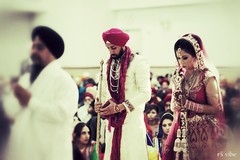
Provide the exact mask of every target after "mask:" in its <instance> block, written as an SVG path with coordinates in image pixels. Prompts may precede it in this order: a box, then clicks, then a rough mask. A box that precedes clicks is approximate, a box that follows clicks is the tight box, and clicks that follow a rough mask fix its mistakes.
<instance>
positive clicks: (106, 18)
mask: <svg viewBox="0 0 240 160" xmlns="http://www.w3.org/2000/svg"><path fill="white" fill-rule="evenodd" d="M0 6H1V7H0V9H1V12H0V22H1V26H0V35H1V36H0V44H1V45H0V46H1V47H0V51H1V56H0V58H1V59H0V62H1V63H0V75H6V76H11V75H17V74H19V70H20V63H21V61H22V60H24V59H26V58H27V57H28V55H29V50H30V48H31V41H30V33H31V29H32V28H33V27H34V26H36V25H47V26H50V27H52V28H54V29H55V30H56V31H58V32H59V33H61V35H62V36H63V38H64V40H65V43H66V50H65V54H64V56H63V57H62V58H61V59H60V62H61V64H62V66H63V67H64V68H65V69H66V70H67V71H69V72H70V73H71V74H74V75H81V74H83V73H84V72H90V73H92V74H95V73H96V72H98V66H99V62H100V60H101V59H106V58H107V57H108V55H109V53H108V51H107V50H106V48H105V46H104V44H103V41H102V38H101V34H102V32H103V31H105V30H107V29H109V28H110V27H120V28H122V29H123V30H125V31H126V32H128V33H129V34H130V36H131V39H130V41H129V42H128V45H129V46H131V48H132V50H134V51H137V52H139V53H140V54H142V55H144V56H146V57H147V58H148V61H149V63H150V65H151V67H152V70H153V72H154V74H155V75H160V74H165V73H166V72H171V71H172V69H173V68H174V66H175V59H174V53H173V45H174V43H175V41H176V40H177V39H178V38H179V37H180V36H181V35H183V34H185V33H189V32H190V33H196V34H198V35H200V36H201V37H202V39H203V42H204V44H205V48H206V50H207V53H208V55H209V58H210V59H211V61H212V62H213V63H214V64H215V65H216V66H217V67H218V68H219V70H220V72H221V73H223V74H224V75H225V76H226V77H229V78H230V79H233V78H235V77H237V76H238V71H237V70H238V67H237V66H239V62H238V61H239V58H240V56H239V53H238V52H239V49H238V37H240V30H239V28H240V22H239V21H240V19H239V17H238V15H239V12H240V11H239V9H238V8H239V6H240V2H239V1H237V0H232V1H227V0H202V1H200V0H195V1H191V0H172V1H166V0H159V1H156V0H139V1H137V2H136V1H134V0H122V1H121V3H119V1H115V0H101V1H99V0H89V1H88V2H86V1H83V0H69V1H67V2H66V1H62V0H59V1H57V0H48V1H47V0H38V1H34V2H33V1H31V0H22V1H21V3H20V1H19V2H12V1H7V2H5V3H3V2H0ZM236 68H237V69H236ZM239 75H240V74H239Z"/></svg>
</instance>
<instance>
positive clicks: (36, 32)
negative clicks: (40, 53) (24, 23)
mask: <svg viewBox="0 0 240 160" xmlns="http://www.w3.org/2000/svg"><path fill="white" fill-rule="evenodd" d="M37 36H38V37H39V38H40V40H41V41H42V42H43V43H44V44H45V45H46V47H47V48H48V49H49V51H50V52H51V53H52V55H53V56H54V57H55V58H56V59H58V58H60V57H61V56H62V54H63V52H64V41H63V39H62V37H61V36H60V35H59V34H58V33H57V32H56V31H54V30H53V29H51V28H49V27H46V26H38V27H35V28H34V29H33V31H32V41H33V40H34V39H35V38H36V37H37Z"/></svg>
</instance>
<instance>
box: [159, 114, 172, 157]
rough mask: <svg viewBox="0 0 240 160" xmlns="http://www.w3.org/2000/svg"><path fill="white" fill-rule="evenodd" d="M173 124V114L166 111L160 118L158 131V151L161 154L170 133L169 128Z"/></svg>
mask: <svg viewBox="0 0 240 160" xmlns="http://www.w3.org/2000/svg"><path fill="white" fill-rule="evenodd" d="M172 122H173V112H172V111H171V110H168V111H166V112H165V113H164V114H163V115H162V116H161V118H160V125H159V127H160V131H159V135H158V137H159V139H160V140H159V141H160V143H159V150H160V153H161V154H162V152H163V151H162V150H163V148H164V147H165V144H166V140H167V137H168V134H169V131H170V128H171V126H172Z"/></svg>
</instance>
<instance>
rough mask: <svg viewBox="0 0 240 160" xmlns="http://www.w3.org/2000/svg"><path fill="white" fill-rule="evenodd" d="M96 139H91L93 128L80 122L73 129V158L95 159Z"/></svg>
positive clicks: (79, 159) (78, 159)
mask: <svg viewBox="0 0 240 160" xmlns="http://www.w3.org/2000/svg"><path fill="white" fill-rule="evenodd" d="M94 144H95V142H94V141H91V128H90V127H89V126H88V125H87V124H86V123H84V122H79V123H78V124H77V125H76V126H75V127H74V130H73V141H72V145H73V160H93V151H94Z"/></svg>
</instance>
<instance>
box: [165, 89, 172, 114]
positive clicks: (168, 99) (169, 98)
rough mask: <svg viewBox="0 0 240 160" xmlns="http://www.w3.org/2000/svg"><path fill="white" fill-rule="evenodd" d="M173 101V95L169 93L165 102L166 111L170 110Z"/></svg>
mask: <svg viewBox="0 0 240 160" xmlns="http://www.w3.org/2000/svg"><path fill="white" fill-rule="evenodd" d="M171 100H172V93H169V94H167V96H166V97H165V98H164V100H163V104H164V111H168V110H170V106H171Z"/></svg>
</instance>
